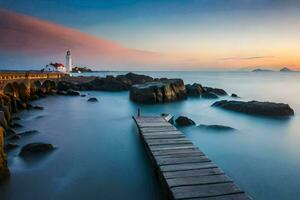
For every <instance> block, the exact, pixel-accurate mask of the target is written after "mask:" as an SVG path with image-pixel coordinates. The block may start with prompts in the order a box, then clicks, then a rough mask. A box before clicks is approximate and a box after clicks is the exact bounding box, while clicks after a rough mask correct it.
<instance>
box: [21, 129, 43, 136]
mask: <svg viewBox="0 0 300 200" xmlns="http://www.w3.org/2000/svg"><path fill="white" fill-rule="evenodd" d="M38 132H39V131H37V130H29V131H24V132H21V133H19V134H18V135H30V134H34V133H38Z"/></svg>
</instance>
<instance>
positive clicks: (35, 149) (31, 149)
mask: <svg viewBox="0 0 300 200" xmlns="http://www.w3.org/2000/svg"><path fill="white" fill-rule="evenodd" d="M52 150H54V147H53V145H52V144H47V143H41V142H39V143H30V144H27V145H25V146H23V147H22V149H21V152H20V153H19V155H20V156H29V155H32V154H37V153H45V152H49V151H52Z"/></svg>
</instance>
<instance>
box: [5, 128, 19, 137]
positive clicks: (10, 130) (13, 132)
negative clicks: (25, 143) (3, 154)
mask: <svg viewBox="0 0 300 200" xmlns="http://www.w3.org/2000/svg"><path fill="white" fill-rule="evenodd" d="M6 134H7V135H15V134H17V133H16V131H15V130H14V129H11V128H8V129H6Z"/></svg>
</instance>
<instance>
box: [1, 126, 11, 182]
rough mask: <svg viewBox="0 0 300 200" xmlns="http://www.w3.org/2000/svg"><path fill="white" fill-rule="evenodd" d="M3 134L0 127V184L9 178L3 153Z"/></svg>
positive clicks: (2, 129)
mask: <svg viewBox="0 0 300 200" xmlns="http://www.w3.org/2000/svg"><path fill="white" fill-rule="evenodd" d="M4 133H5V130H4V128H3V127H0V182H3V181H4V180H5V179H7V178H8V177H9V170H8V167H7V160H6V154H5V152H4Z"/></svg>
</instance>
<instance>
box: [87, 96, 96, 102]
mask: <svg viewBox="0 0 300 200" xmlns="http://www.w3.org/2000/svg"><path fill="white" fill-rule="evenodd" d="M87 101H89V102H98V99H97V98H96V97H91V98H89V99H88V100H87Z"/></svg>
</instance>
